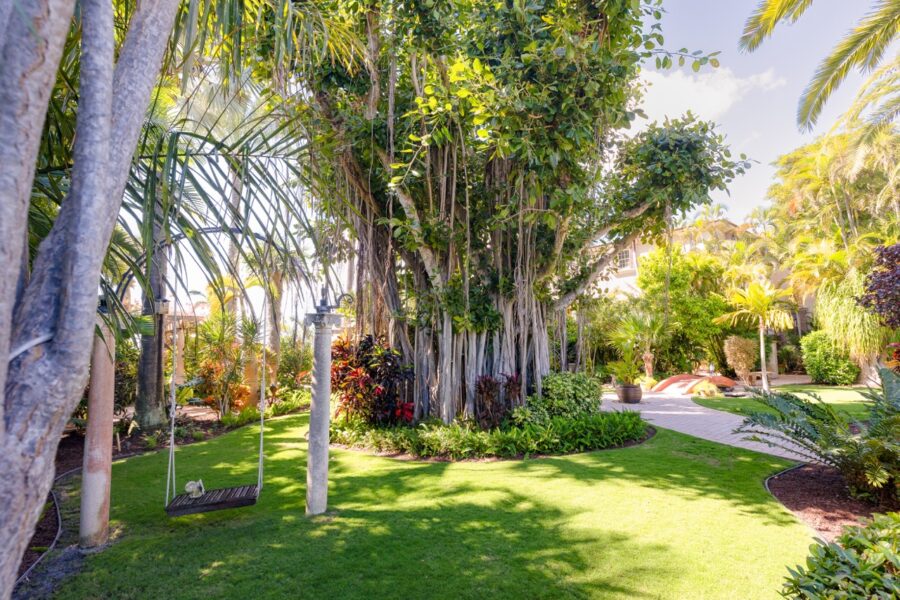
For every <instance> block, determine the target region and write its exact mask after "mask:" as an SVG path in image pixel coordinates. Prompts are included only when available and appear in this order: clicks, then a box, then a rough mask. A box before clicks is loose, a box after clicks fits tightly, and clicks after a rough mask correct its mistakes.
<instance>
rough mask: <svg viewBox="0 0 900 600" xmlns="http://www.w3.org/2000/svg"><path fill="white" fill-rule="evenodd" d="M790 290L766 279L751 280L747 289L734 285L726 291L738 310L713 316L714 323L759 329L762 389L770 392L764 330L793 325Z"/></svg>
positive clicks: (786, 327) (731, 302)
mask: <svg viewBox="0 0 900 600" xmlns="http://www.w3.org/2000/svg"><path fill="white" fill-rule="evenodd" d="M791 294H792V292H791V290H785V289H778V288H775V287H774V286H772V284H770V283H769V282H765V283H758V282H753V283H751V284H750V285H749V286H747V288H746V289H740V288H735V289H732V290H731V291H730V292H729V294H728V302H729V303H730V304H731V305H732V306H734V307H735V308H736V309H737V310H735V311H733V312H730V313H727V314H724V315H722V316H721V317H718V318H717V319H715V321H716V323H726V322H727V323H731V324H732V325H737V324H740V323H747V324H751V325H753V324H755V325H757V326H758V328H759V362H760V370H761V371H762V382H763V390H765V391H766V392H768V391H769V375H768V373H767V371H766V329H768V328H772V329H790V328H791V327H793V325H794V319H793V318H792V317H791V311H790V308H789V304H788V301H787V300H788V299H789V298H790V297H791Z"/></svg>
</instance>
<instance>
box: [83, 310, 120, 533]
mask: <svg viewBox="0 0 900 600" xmlns="http://www.w3.org/2000/svg"><path fill="white" fill-rule="evenodd" d="M100 330H101V331H102V333H103V335H102V336H100V335H98V336H95V337H94V347H93V350H92V354H91V385H90V389H89V392H88V424H87V434H86V435H85V436H84V462H83V468H82V469H81V515H80V520H79V527H78V545H79V546H81V547H82V548H95V547H97V546H102V545H103V544H105V543H106V542H107V540H108V538H109V490H110V482H111V477H112V442H113V413H114V410H113V408H114V405H115V391H116V339H115V337H113V335H112V332H111V331H110V330H109V328H108V327H106V325H105V324H104V323H103V321H102V320H101V321H100Z"/></svg>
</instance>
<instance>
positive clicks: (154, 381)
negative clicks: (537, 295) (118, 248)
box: [135, 201, 174, 431]
mask: <svg viewBox="0 0 900 600" xmlns="http://www.w3.org/2000/svg"><path fill="white" fill-rule="evenodd" d="M148 216H149V217H150V218H151V219H152V220H153V229H152V235H151V248H152V249H153V250H152V254H151V260H150V264H149V265H148V269H149V270H148V273H147V275H148V283H149V287H150V290H149V292H147V291H145V292H144V306H143V310H142V311H141V314H142V315H143V316H145V317H151V318H152V319H153V333H151V334H150V335H142V336H141V357H140V361H139V362H138V395H137V401H136V403H135V404H136V405H135V417H136V419H137V422H138V424H139V425H140V426H141V429H144V430H145V431H149V430H153V429H156V428H157V427H159V426H160V425H162V423H163V421H164V420H165V410H164V408H163V407H164V406H165V402H164V400H163V391H164V390H163V388H164V387H165V386H164V384H163V360H164V349H165V345H164V342H163V332H164V322H163V319H164V317H163V315H160V314H157V310H156V304H157V300H158V299H160V298H163V297H165V295H166V290H165V280H166V256H165V251H164V250H162V249H161V248H159V244H160V242H162V240H163V227H162V220H163V215H162V209H161V207H160V204H159V202H158V201H157V203H156V206H155V207H154V211H153V214H151V215H148ZM172 304H173V305H174V303H172Z"/></svg>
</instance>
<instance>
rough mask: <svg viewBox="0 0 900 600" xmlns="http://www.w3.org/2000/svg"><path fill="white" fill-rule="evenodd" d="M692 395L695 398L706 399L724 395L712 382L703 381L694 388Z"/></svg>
mask: <svg viewBox="0 0 900 600" xmlns="http://www.w3.org/2000/svg"><path fill="white" fill-rule="evenodd" d="M692 393H693V394H694V395H695V396H702V397H704V398H714V397H716V396H721V395H722V394H721V392H719V388H718V387H717V386H716V384H714V383H713V382H711V381H701V382H700V383H698V384H697V385H695V386H694V389H693V391H692Z"/></svg>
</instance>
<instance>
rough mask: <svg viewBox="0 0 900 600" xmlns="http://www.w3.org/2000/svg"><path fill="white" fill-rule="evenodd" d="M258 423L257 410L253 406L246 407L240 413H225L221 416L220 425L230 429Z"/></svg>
mask: <svg viewBox="0 0 900 600" xmlns="http://www.w3.org/2000/svg"><path fill="white" fill-rule="evenodd" d="M258 422H259V409H258V408H256V407H255V406H248V407H246V408H244V409H243V410H242V411H241V412H237V413H225V414H224V415H222V425H224V426H225V427H227V428H228V429H232V428H234V427H242V426H244V425H248V424H250V423H258Z"/></svg>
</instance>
